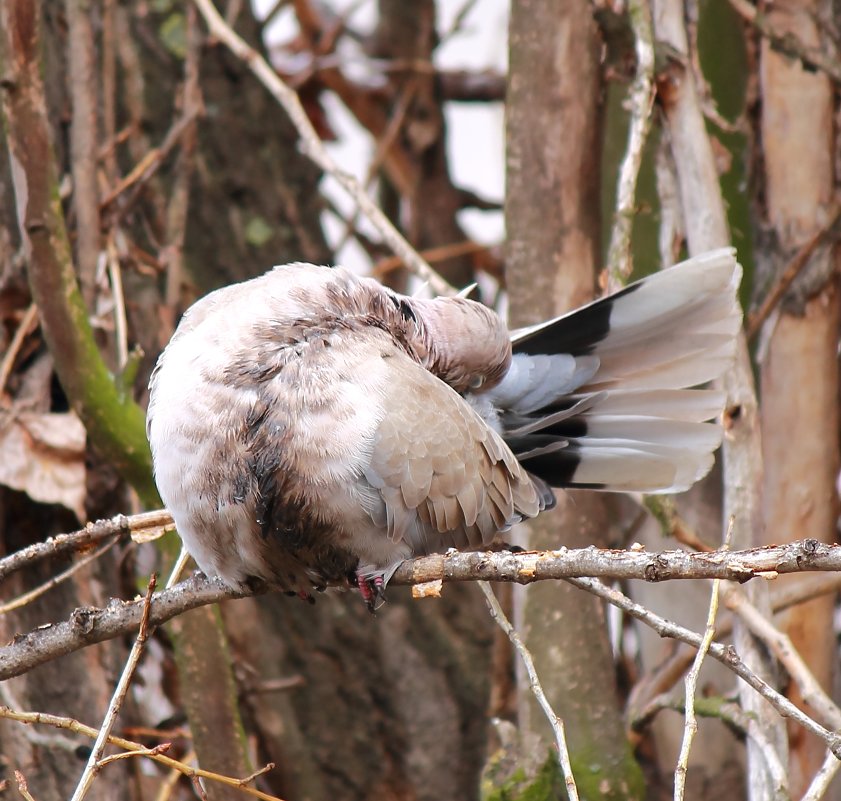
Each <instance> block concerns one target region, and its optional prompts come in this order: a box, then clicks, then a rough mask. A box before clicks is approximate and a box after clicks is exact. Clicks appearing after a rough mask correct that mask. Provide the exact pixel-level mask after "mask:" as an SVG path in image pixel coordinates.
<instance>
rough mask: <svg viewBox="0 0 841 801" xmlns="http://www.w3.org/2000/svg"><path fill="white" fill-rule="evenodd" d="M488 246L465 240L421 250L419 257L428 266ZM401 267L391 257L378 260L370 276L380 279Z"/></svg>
mask: <svg viewBox="0 0 841 801" xmlns="http://www.w3.org/2000/svg"><path fill="white" fill-rule="evenodd" d="M487 248H488V246H487V245H483V244H481V243H480V242H474V241H473V240H472V239H467V240H465V241H464V242H453V243H451V244H449V245H438V246H437V247H434V248H429V249H427V250H422V251H421V255H422V256H423V257H424V258H425V259H427V260H428V261H429V263H430V264H435V262H438V261H446V260H447V259H452V258H455V257H456V256H466V255H470V254H471V253H481V252H482V251H483V250H487ZM402 266H403V261H402V260H401V259H400V258H398V257H396V256H391V257H389V258H387V259H380V260H379V261H378V262H376V263H375V264H374V266H373V268H372V269H371V275H373V276H375V277H382V276H383V275H385V274H386V273H389V272H391V271H392V270H396V269H398V268H400V267H402Z"/></svg>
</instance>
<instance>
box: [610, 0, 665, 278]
mask: <svg viewBox="0 0 841 801" xmlns="http://www.w3.org/2000/svg"><path fill="white" fill-rule="evenodd" d="M628 14H629V16H630V19H631V27H632V28H633V31H634V42H635V49H636V54H637V70H636V74H635V75H634V80H633V83H632V84H631V89H630V97H629V100H630V106H631V119H630V123H629V127H628V147H627V150H626V151H625V157H624V158H623V159H622V164H621V166H620V168H619V182H618V184H617V187H616V209H615V211H614V218H613V229H612V230H611V232H610V248H609V250H608V254H607V270H608V286H609V287H610V288H611V289H617V288H618V287H620V286H622V285H623V284H624V283H625V282H626V281H627V280H628V277H629V276H630V274H631V270H632V269H633V263H632V260H631V232H632V230H633V225H634V215H635V213H636V194H637V178H638V177H639V171H640V165H641V164H642V154H643V150H644V149H645V142H646V139H647V138H648V131H649V128H650V127H651V109H652V106H653V104H654V94H655V93H654V32H653V31H652V28H651V8H650V6H649V0H629V2H628Z"/></svg>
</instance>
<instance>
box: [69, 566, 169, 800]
mask: <svg viewBox="0 0 841 801" xmlns="http://www.w3.org/2000/svg"><path fill="white" fill-rule="evenodd" d="M156 583H157V576H156V575H155V574H154V573H153V574H152V577H151V578H150V579H149V586H148V587H147V588H146V597H145V598H144V599H143V613H142V615H141V618H140V628H139V630H138V632H137V637H136V638H135V641H134V645H133V646H132V649H131V652H130V653H129V656H128V659H127V660H126V665H125V667H124V668H123V673H122V675H121V676H120V680H119V681H118V682H117V687H116V688H115V689H114V694H113V696H112V697H111V703H110V704H109V705H108V711H107V712H106V713H105V719H104V720H103V721H102V726H100V728H99V734H98V735H97V737H96V741H95V742H94V746H93V748H92V749H91V753H90V756H89V757H88V763H87V765H85V769H84V771H83V772H82V776H81V778H80V779H79V783H78V784H77V785H76V790H75V791H74V793H73V797H72V798H71V801H82V799H83V798H84V797H85V796H86V795H87V792H88V790H89V789H90V787H91V784H93V780H94V779H95V778H96V775H97V774H98V773H99V770H100V769H101V767H102V765H101V764H100V760H101V759H102V754H103V752H104V751H105V746H106V744H107V743H108V738H109V736H110V735H111V729H113V728H114V723H115V722H116V720H117V715H118V714H119V711H120V708H121V707H122V705H123V701H124V700H125V697H126V693H127V692H128V688H129V684H130V683H131V677H132V676H133V675H134V671H135V669H136V668H137V664H138V662H139V661H140V655H141V654H142V653H143V646H144V645H145V644H146V640H147V638H148V636H149V609H150V606H151V603H152V593H153V592H154V591H155V584H156ZM153 750H154V749H153ZM158 753H160V751H158ZM150 755H151V754H150Z"/></svg>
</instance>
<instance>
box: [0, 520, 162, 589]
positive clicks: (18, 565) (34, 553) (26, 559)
mask: <svg viewBox="0 0 841 801" xmlns="http://www.w3.org/2000/svg"><path fill="white" fill-rule="evenodd" d="M174 529H175V523H174V522H173V520H172V515H171V514H170V513H169V512H168V511H167V510H166V509H158V510H157V511H154V512H142V513H141V514H137V515H132V516H131V517H127V516H126V515H117V516H116V517H112V518H110V519H108V520H98V521H97V522H96V523H88V524H87V525H86V526H85V527H84V528H83V529H81V530H79V531H74V532H72V533H70V534H57V535H56V536H55V537H50V538H49V539H47V540H45V541H44V542H36V543H33V544H32V545H28V546H27V547H26V548H22V549H21V550H19V551H16V552H15V553H13V554H9V555H8V556H4V557H3V558H2V559H0V582H2V581H3V580H4V579H5V578H7V577H8V576H10V575H11V574H12V573H15V572H16V571H18V570H22V569H23V568H24V567H29V566H30V565H33V564H35V563H36V562H40V561H42V560H44V559H49V558H51V557H54V556H62V555H64V554H66V553H69V552H71V551H78V550H81V549H82V548H87V547H88V546H89V545H95V544H96V543H98V542H102V541H103V540H107V539H108V538H109V537H126V536H129V535H133V536H139V535H144V534H146V535H149V538H154V537H157V536H160V535H161V534H164V533H165V532H167V531H173V530H174Z"/></svg>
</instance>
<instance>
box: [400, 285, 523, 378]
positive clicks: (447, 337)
mask: <svg viewBox="0 0 841 801" xmlns="http://www.w3.org/2000/svg"><path fill="white" fill-rule="evenodd" d="M407 302H408V303H410V304H411V308H412V310H413V311H414V313H415V316H416V317H417V320H418V328H419V332H420V335H421V337H422V339H423V342H424V346H425V347H424V350H425V356H423V357H422V361H423V365H424V367H426V368H427V369H428V370H429V371H430V372H432V373H434V374H435V375H437V376H438V377H439V378H441V379H442V380H443V381H446V382H447V383H448V384H449V385H450V386H451V387H452V388H453V389H455V390H456V391H457V392H461V393H464V392H482V391H484V390H486V389H490V388H491V387H493V386H496V385H497V384H498V383H499V382H500V381H501V380H502V377H503V376H504V375H505V373H506V372H507V370H508V367H509V365H510V364H511V342H510V340H509V336H508V330H507V328H506V327H505V324H504V323H503V322H502V320H500V319H499V317H498V316H497V314H496V313H495V312H494V311H493V310H492V309H489V308H488V307H487V306H483V305H482V304H481V303H476V302H475V301H472V300H467V299H466V298H458V297H457V298H434V299H433V300H425V299H422V298H411V299H410V300H407Z"/></svg>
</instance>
